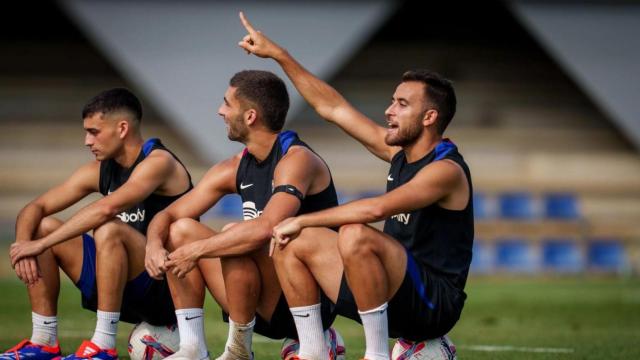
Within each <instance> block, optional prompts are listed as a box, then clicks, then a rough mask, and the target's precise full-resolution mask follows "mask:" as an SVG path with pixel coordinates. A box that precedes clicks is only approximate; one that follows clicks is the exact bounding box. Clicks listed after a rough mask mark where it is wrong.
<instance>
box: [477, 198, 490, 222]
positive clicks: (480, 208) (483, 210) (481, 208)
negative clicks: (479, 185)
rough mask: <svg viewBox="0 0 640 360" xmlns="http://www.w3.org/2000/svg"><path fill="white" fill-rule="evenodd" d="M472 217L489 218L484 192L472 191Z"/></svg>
mask: <svg viewBox="0 0 640 360" xmlns="http://www.w3.org/2000/svg"><path fill="white" fill-rule="evenodd" d="M473 217H474V218H476V219H487V218H489V211H488V209H487V196H486V195H485V194H484V193H480V192H474V193H473Z"/></svg>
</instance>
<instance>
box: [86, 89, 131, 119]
mask: <svg viewBox="0 0 640 360" xmlns="http://www.w3.org/2000/svg"><path fill="white" fill-rule="evenodd" d="M120 110H125V111H128V112H130V113H131V115H133V118H134V119H133V120H137V121H138V122H140V121H142V104H140V100H138V98H137V97H136V96H135V95H133V93H132V92H131V91H129V90H127V89H125V88H115V89H110V90H105V91H103V92H101V93H100V94H98V95H96V96H95V97H94V98H93V99H91V100H89V102H87V104H86V105H85V106H84V107H83V108H82V118H83V119H86V118H88V117H91V116H93V115H95V114H97V113H103V114H105V115H107V114H109V113H112V112H115V111H120Z"/></svg>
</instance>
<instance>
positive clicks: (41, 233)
mask: <svg viewBox="0 0 640 360" xmlns="http://www.w3.org/2000/svg"><path fill="white" fill-rule="evenodd" d="M60 225H62V221H60V220H58V219H56V218H53V217H50V216H47V217H45V218H44V219H42V220H41V221H40V224H39V225H38V230H37V231H36V236H37V237H38V238H42V237H45V236H47V235H49V234H51V233H52V232H54V231H55V230H56V229H57V228H59V227H60Z"/></svg>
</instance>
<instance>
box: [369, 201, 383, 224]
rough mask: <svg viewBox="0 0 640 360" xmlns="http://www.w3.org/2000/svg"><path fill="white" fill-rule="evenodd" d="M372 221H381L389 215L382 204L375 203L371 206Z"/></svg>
mask: <svg viewBox="0 0 640 360" xmlns="http://www.w3.org/2000/svg"><path fill="white" fill-rule="evenodd" d="M369 217H370V221H372V222H374V221H379V220H382V219H385V218H386V217H387V212H386V209H385V208H384V206H383V205H382V204H373V205H372V206H371V207H370V208H369Z"/></svg>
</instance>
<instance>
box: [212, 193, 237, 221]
mask: <svg viewBox="0 0 640 360" xmlns="http://www.w3.org/2000/svg"><path fill="white" fill-rule="evenodd" d="M215 209H216V213H217V214H218V215H219V216H222V217H233V218H240V219H242V199H241V198H240V195H238V194H228V195H225V196H224V197H223V198H222V199H220V201H219V202H218V204H216V206H215Z"/></svg>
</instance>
